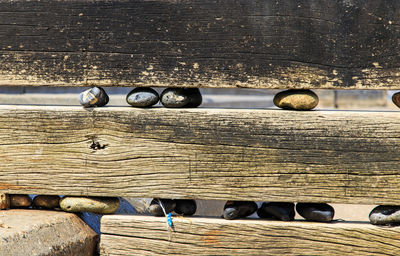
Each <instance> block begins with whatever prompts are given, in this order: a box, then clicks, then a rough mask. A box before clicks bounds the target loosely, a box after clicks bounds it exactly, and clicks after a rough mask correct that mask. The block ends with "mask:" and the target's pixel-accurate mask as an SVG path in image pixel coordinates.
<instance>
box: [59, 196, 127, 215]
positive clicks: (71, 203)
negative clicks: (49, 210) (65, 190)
mask: <svg viewBox="0 0 400 256" xmlns="http://www.w3.org/2000/svg"><path fill="white" fill-rule="evenodd" d="M60 207H61V209H62V210H63V211H66V212H92V213H98V214H111V213H114V212H115V211H116V210H117V209H118V207H119V198H118V197H69V196H67V197H64V198H63V199H61V200H60Z"/></svg>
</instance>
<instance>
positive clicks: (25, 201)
mask: <svg viewBox="0 0 400 256" xmlns="http://www.w3.org/2000/svg"><path fill="white" fill-rule="evenodd" d="M31 205H32V199H31V198H30V197H29V196H28V195H10V208H28V207H30V206H31Z"/></svg>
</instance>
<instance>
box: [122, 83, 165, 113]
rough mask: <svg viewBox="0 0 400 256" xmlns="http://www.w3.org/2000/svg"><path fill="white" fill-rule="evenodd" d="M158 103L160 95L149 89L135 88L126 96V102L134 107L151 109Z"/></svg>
mask: <svg viewBox="0 0 400 256" xmlns="http://www.w3.org/2000/svg"><path fill="white" fill-rule="evenodd" d="M158 101H159V95H158V93H157V92H156V91H155V90H153V89H152V88H147V87H139V88H135V89H133V90H132V91H131V92H130V93H129V94H128V95H127V96H126V102H128V104H129V105H131V106H133V107H140V108H146V107H151V106H153V105H155V104H157V102H158Z"/></svg>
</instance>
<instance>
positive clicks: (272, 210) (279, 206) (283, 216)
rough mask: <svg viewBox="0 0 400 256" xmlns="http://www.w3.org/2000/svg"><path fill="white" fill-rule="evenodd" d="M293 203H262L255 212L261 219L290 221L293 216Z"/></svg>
mask: <svg viewBox="0 0 400 256" xmlns="http://www.w3.org/2000/svg"><path fill="white" fill-rule="evenodd" d="M295 214H296V213H295V211H294V203H280V202H271V203H263V204H262V205H261V207H260V208H259V209H258V211H257V215H258V217H260V218H262V219H272V220H282V221H290V220H294V216H295Z"/></svg>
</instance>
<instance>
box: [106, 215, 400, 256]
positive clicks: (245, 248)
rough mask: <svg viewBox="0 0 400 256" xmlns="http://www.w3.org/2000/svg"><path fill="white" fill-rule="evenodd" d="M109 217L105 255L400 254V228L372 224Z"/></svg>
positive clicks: (107, 218)
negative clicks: (169, 225) (168, 222)
mask: <svg viewBox="0 0 400 256" xmlns="http://www.w3.org/2000/svg"><path fill="white" fill-rule="evenodd" d="M173 223H174V227H175V232H169V231H167V229H166V223H165V218H157V217H148V216H118V215H116V216H104V217H103V218H102V221H101V231H102V235H101V238H100V240H101V242H100V247H101V250H100V251H101V255H109V256H112V255H398V254H399V253H400V246H399V243H398V240H399V238H400V236H399V228H383V227H377V226H373V225H371V224H369V223H340V222H338V223H330V224H326V223H311V222H302V221H295V222H277V221H265V220H234V221H229V220H223V219H212V218H185V219H182V218H173Z"/></svg>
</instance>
